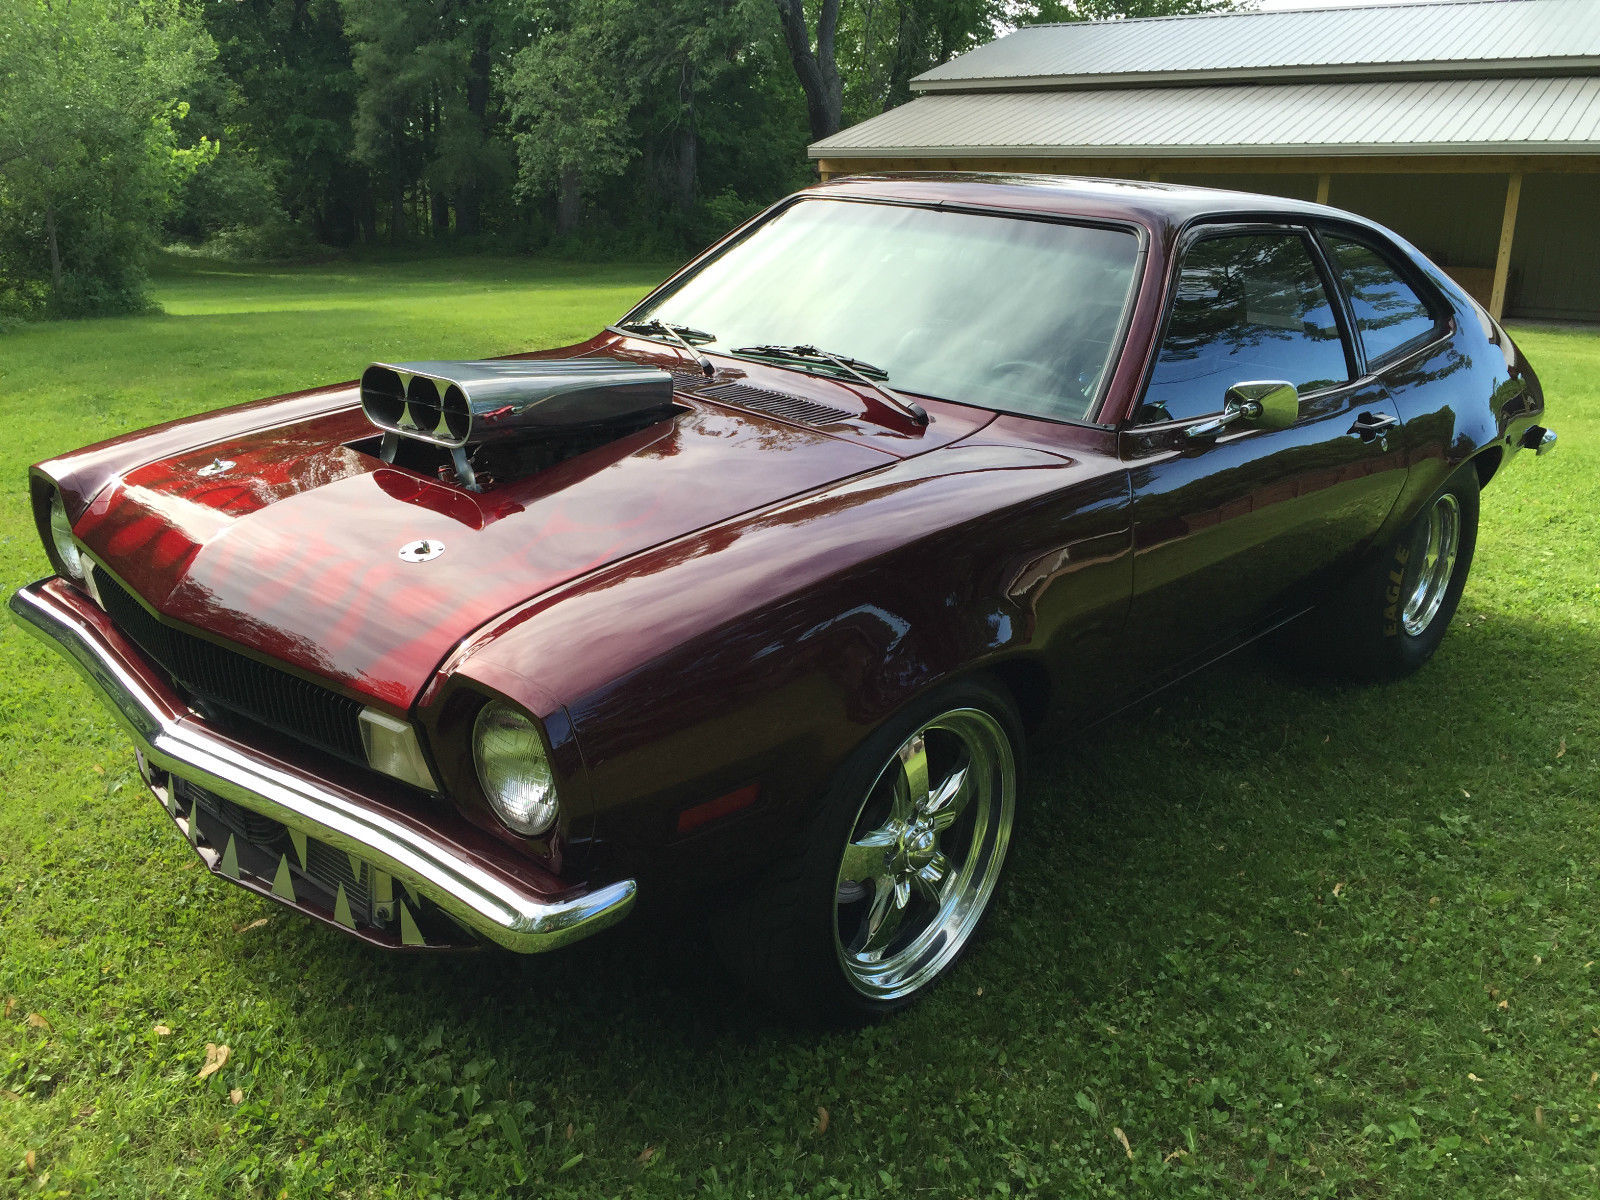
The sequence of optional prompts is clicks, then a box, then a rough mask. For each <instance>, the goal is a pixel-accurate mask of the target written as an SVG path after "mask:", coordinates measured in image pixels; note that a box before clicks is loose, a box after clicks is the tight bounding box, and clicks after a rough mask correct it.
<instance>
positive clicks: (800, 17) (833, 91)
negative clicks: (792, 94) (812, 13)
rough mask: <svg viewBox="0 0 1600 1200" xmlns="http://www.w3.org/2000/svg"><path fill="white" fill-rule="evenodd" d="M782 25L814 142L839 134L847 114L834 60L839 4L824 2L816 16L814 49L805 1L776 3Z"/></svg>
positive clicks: (824, 0) (836, 1)
mask: <svg viewBox="0 0 1600 1200" xmlns="http://www.w3.org/2000/svg"><path fill="white" fill-rule="evenodd" d="M774 2H775V3H776V4H777V6H778V19H779V21H780V22H781V23H782V25H783V40H784V44H785V45H787V46H788V47H789V61H790V62H792V63H793V64H794V73H795V74H796V75H797V76H799V78H800V87H801V89H802V90H803V91H804V92H805V94H806V117H807V119H808V120H809V121H810V122H811V137H812V139H813V140H819V139H821V138H825V137H829V136H831V135H832V134H835V133H838V132H839V125H840V122H841V120H842V119H843V114H844V87H843V84H842V83H841V81H840V78H839V66H838V64H837V63H836V62H835V61H834V57H833V39H834V33H835V32H836V31H837V30H838V28H839V0H822V11H821V12H820V13H819V14H818V15H817V44H816V49H815V50H813V49H812V46H811V31H810V30H809V29H808V28H807V27H806V9H805V2H804V0H774Z"/></svg>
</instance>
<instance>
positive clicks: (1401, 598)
mask: <svg viewBox="0 0 1600 1200" xmlns="http://www.w3.org/2000/svg"><path fill="white" fill-rule="evenodd" d="M1446 495H1451V496H1454V497H1455V500H1456V504H1457V505H1458V506H1459V510H1460V521H1461V527H1460V532H1459V538H1460V542H1459V545H1458V547H1457V550H1456V562H1455V568H1454V570H1453V571H1452V572H1451V575H1450V582H1449V584H1448V585H1447V586H1446V588H1445V594H1444V599H1443V600H1442V601H1441V602H1440V604H1439V609H1438V611H1437V612H1435V613H1434V614H1433V619H1432V620H1430V621H1429V622H1428V624H1427V627H1426V628H1424V629H1423V630H1422V632H1421V633H1417V634H1412V633H1408V632H1407V631H1406V628H1405V626H1404V624H1403V623H1402V622H1401V620H1400V614H1401V610H1402V608H1403V607H1404V605H1405V588H1404V582H1405V580H1406V569H1407V567H1408V566H1409V565H1410V564H1412V563H1413V562H1414V561H1415V559H1416V557H1417V556H1419V555H1421V554H1422V553H1423V552H1424V549H1425V547H1426V545H1427V536H1428V515H1429V514H1430V513H1431V512H1432V511H1433V509H1434V506H1435V505H1437V504H1438V503H1439V501H1440V500H1442V499H1443V498H1444V497H1445V496H1446ZM1477 543H1478V473H1477V469H1476V468H1475V467H1474V466H1473V465H1472V464H1471V463H1467V464H1466V465H1465V466H1463V467H1462V468H1461V469H1460V470H1458V471H1457V472H1456V473H1455V474H1453V475H1452V476H1451V477H1450V478H1449V479H1447V480H1446V481H1445V483H1444V485H1443V486H1442V487H1441V488H1439V490H1438V491H1436V492H1435V493H1434V494H1433V495H1431V496H1429V497H1428V502H1427V503H1426V504H1424V505H1423V506H1422V507H1421V508H1420V509H1419V510H1418V512H1417V515H1416V516H1415V517H1414V518H1413V519H1412V521H1411V523H1410V524H1409V525H1407V526H1406V528H1405V529H1404V530H1403V531H1402V532H1401V534H1400V536H1399V537H1397V538H1396V539H1395V540H1394V544H1393V545H1392V546H1391V547H1390V548H1389V552H1388V554H1387V555H1386V556H1385V557H1384V560H1383V563H1382V569H1381V570H1380V571H1379V573H1378V580H1377V583H1378V588H1379V591H1380V596H1379V605H1378V608H1379V639H1380V642H1379V644H1380V645H1381V646H1382V648H1383V655H1384V657H1386V658H1388V659H1390V660H1391V662H1392V664H1393V666H1394V667H1396V668H1398V669H1399V670H1401V671H1412V670H1415V669H1416V668H1418V667H1420V666H1421V665H1422V664H1423V663H1425V662H1426V661H1427V660H1428V659H1429V658H1430V657H1432V655H1433V652H1434V651H1435V650H1437V649H1438V647H1439V643H1440V642H1441V641H1443V640H1444V635H1445V631H1446V630H1447V629H1448V628H1449V626H1450V621H1451V618H1452V617H1454V616H1455V612H1456V608H1457V606H1458V605H1459V604H1460V603H1461V594H1462V592H1463V591H1464V590H1465V588H1466V584H1467V575H1468V573H1469V572H1470V570H1471V568H1472V557H1473V553H1474V551H1475V550H1476V549H1477Z"/></svg>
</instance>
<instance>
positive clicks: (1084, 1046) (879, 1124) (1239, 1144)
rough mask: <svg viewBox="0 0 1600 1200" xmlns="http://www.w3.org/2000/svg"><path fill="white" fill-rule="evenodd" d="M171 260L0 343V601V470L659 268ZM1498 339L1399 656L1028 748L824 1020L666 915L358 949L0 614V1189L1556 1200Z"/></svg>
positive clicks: (0, 562)
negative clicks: (137, 763)
mask: <svg viewBox="0 0 1600 1200" xmlns="http://www.w3.org/2000/svg"><path fill="white" fill-rule="evenodd" d="M169 270H171V271H173V272H174V273H173V274H171V275H169V276H167V277H164V278H162V279H161V280H160V281H159V289H158V290H159V295H160V298H161V300H162V302H163V303H164V304H165V306H166V309H167V315H165V316H161V317H150V318H131V319H120V320H109V321H96V322H80V323H75V324H66V325H59V326H51V327H41V328H30V329H25V330H23V331H21V332H19V333H16V334H13V335H10V336H7V337H4V338H0V428H4V429H5V430H6V434H7V436H6V438H5V439H4V442H3V443H0V592H4V593H9V591H10V589H11V588H13V587H15V586H16V585H19V584H21V583H24V582H26V581H28V580H30V579H32V578H34V577H36V576H38V575H40V574H43V573H44V571H45V570H46V566H45V560H44V556H43V554H42V552H41V551H40V550H39V549H38V548H37V547H36V546H35V544H34V532H33V529H32V525H31V522H30V520H29V518H28V514H27V511H26V500H25V487H24V470H25V468H26V466H27V464H28V463H29V462H32V461H34V460H36V459H40V458H44V457H46V456H48V455H51V454H53V453H56V452H58V451H62V450H66V449H69V448H72V447H75V446H78V445H80V444H82V443H85V442H88V441H91V440H94V439H97V438H100V437H104V436H107V435H110V434H113V433H117V432H120V431H123V430H128V429H133V428H136V427H139V426H142V425H145V424H148V423H151V422H153V421H157V420H161V419H163V418H165V417H170V416H173V415H176V414H180V413H186V412H191V411H194V410H198V409H204V408H208V407H213V406H216V405H219V404H223V403H228V402H232V401H236V400H243V399H247V398H251V397H254V396H257V395H263V394H267V393H271V392H276V391H282V390H284V389H287V388H294V387H301V386H306V385H308V384H311V383H317V382H323V381H332V380H337V379H343V378H349V377H351V376H352V375H354V374H355V373H356V372H357V369H358V368H359V367H360V366H361V365H362V364H364V363H365V362H367V361H368V360H370V359H372V358H377V357H384V356H389V355H399V356H403V357H407V358H423V357H445V356H459V355H467V354H472V355H476V354H483V353H492V352H500V351H510V350H515V349H523V348H530V347H535V346H546V345H555V344H560V343H563V342H569V341H572V340H575V339H577V338H579V337H581V336H583V335H586V334H588V333H590V332H592V331H593V330H594V329H596V328H598V327H599V326H600V325H601V324H603V323H604V322H605V321H606V320H608V319H612V318H614V317H616V316H617V315H618V314H620V313H621V312H622V311H623V310H624V308H625V307H626V306H627V304H628V302H629V301H630V300H632V299H633V298H635V297H637V296H638V295H640V294H642V293H643V291H644V290H645V289H646V287H647V286H648V285H649V284H650V283H651V282H652V281H654V280H655V279H656V278H658V277H659V276H660V275H661V274H663V270H662V269H661V268H659V267H654V266H636V267H627V266H611V267H603V268H593V269H591V268H578V267H572V266H559V265H548V264H545V265H540V264H528V263H519V264H517V265H515V266H505V265H502V264H499V263H495V262H491V261H489V260H470V261H461V260H453V261H452V260H447V261H435V262H429V263H424V264H416V265H410V266H404V265H395V266H382V267H365V268H360V269H354V268H314V269H295V270H287V271H286V270H268V269H240V268H232V267H228V268H224V267H218V266H212V265H208V264H205V263H192V262H191V263H182V264H175V265H173V266H171V267H169ZM1519 338H1520V341H1521V342H1522V345H1523V347H1524V349H1525V350H1526V351H1527V352H1528V354H1529V356H1530V357H1531V358H1532V359H1533V360H1534V362H1535V363H1536V365H1537V366H1538V367H1539V369H1540V370H1541V372H1542V374H1543V377H1544V380H1545V384H1546V390H1547V392H1548V395H1549V402H1550V410H1551V414H1552V416H1551V423H1552V425H1553V426H1554V427H1556V428H1557V429H1558V430H1559V431H1560V433H1561V435H1562V445H1561V450H1560V452H1559V453H1558V454H1556V455H1554V456H1553V457H1551V458H1549V459H1546V460H1543V461H1540V462H1537V463H1535V462H1534V460H1533V458H1532V456H1523V457H1522V458H1521V459H1520V460H1519V461H1517V462H1516V463H1515V465H1513V466H1511V467H1508V468H1507V469H1506V470H1505V471H1504V472H1503V474H1502V476H1501V477H1500V478H1499V479H1497V480H1496V481H1495V483H1494V485H1493V487H1491V488H1490V489H1489V490H1488V492H1487V493H1486V494H1485V498H1484V506H1483V531H1482V536H1481V539H1480V541H1479V546H1478V561H1477V564H1476V566H1475V569H1474V571H1473V575H1472V579H1471V582H1470V583H1469V585H1468V588H1467V593H1466V598H1465V600H1464V602H1463V605H1462V608H1461V611H1460V613H1459V615H1458V616H1457V618H1456V624H1455V627H1454V629H1453V631H1452V632H1451V634H1450V636H1449V637H1448V638H1447V639H1446V641H1445V644H1444V647H1443V649H1442V650H1441V651H1440V653H1439V655H1438V657H1437V658H1436V659H1435V660H1434V661H1433V663H1431V664H1430V665H1429V666H1428V667H1427V668H1426V669H1425V670H1423V671H1422V672H1421V673H1420V674H1419V675H1418V676H1416V677H1415V678H1413V679H1411V680H1409V681H1407V682H1405V683H1402V684H1399V685H1396V686H1391V687H1386V688H1371V689H1366V688H1359V689H1337V690H1335V689H1324V688H1319V687H1314V686H1311V685H1308V684H1306V683H1304V682H1301V681H1299V680H1296V679H1294V678H1291V677H1287V676H1285V675H1283V674H1281V673H1278V672H1276V671H1274V669H1273V668H1272V666H1271V664H1270V663H1266V662H1263V661H1262V660H1261V659H1260V658H1259V657H1258V658H1255V659H1251V660H1245V661H1240V662H1238V663H1236V664H1234V665H1231V666H1227V667H1224V668H1221V669H1217V670H1213V671H1211V672H1210V673H1208V674H1206V675H1205V676H1203V677H1201V678H1199V679H1197V680H1194V681H1192V682H1191V683H1189V684H1188V685H1186V686H1185V687H1184V688H1182V689H1181V690H1179V691H1176V692H1173V693H1169V694H1168V695H1166V696H1164V697H1163V698H1161V700H1160V701H1158V702H1155V703H1152V704H1150V705H1147V706H1146V707H1145V708H1143V709H1142V710H1140V711H1138V712H1136V713H1134V714H1132V715H1131V716H1129V717H1127V718H1125V719H1124V720H1123V721H1121V722H1120V723H1119V724H1118V725H1117V727H1115V728H1112V729H1110V730H1104V731H1101V732H1098V733H1096V734H1095V735H1094V736H1093V738H1092V739H1090V740H1088V741H1087V742H1086V743H1076V744H1075V743H1072V742H1071V741H1069V740H1068V739H1066V738H1065V737H1063V736H1060V735H1061V733H1062V732H1063V731H1059V730H1058V731H1056V733H1057V736H1056V737H1054V738H1051V739H1048V740H1046V741H1044V742H1043V744H1040V745H1038V746H1037V747H1036V749H1035V754H1034V757H1033V773H1032V777H1031V780H1030V784H1029V786H1028V788H1027V791H1026V794H1025V803H1026V804H1027V806H1028V808H1029V818H1028V821H1027V823H1026V825H1025V826H1024V829H1023V832H1022V836H1021V838H1020V841H1019V842H1018V843H1016V845H1015V850H1014V858H1013V861H1012V866H1011V873H1010V882H1009V885H1008V886H1007V888H1005V889H1003V891H1002V895H1001V900H1000V903H999V911H998V912H997V913H996V914H995V917H996V919H995V920H994V921H993V924H992V925H991V929H990V934H989V936H988V938H987V939H986V940H985V941H984V943H983V944H981V945H980V946H979V947H978V949H977V950H976V952H975V953H974V954H972V955H971V956H970V957H969V959H968V960H967V961H966V963H965V964H964V965H963V966H962V967H961V968H960V969H959V970H958V971H957V973H956V974H955V976H954V978H953V979H952V981H951V982H950V984H949V985H948V986H946V987H945V988H943V989H941V990H940V991H939V992H938V993H936V994H935V995H934V996H932V997H930V998H929V1000H928V1001H927V1002H926V1003H924V1004H923V1005H921V1006H920V1007H918V1008H917V1009H915V1010H914V1011H912V1012H910V1013H908V1014H906V1015H904V1016H902V1017H900V1018H898V1019H895V1020H893V1021H890V1022H888V1023H886V1024H884V1025H881V1026H879V1027H877V1028H873V1029H869V1030H866V1031H863V1032H859V1033H849V1034H817V1033H811V1032H798V1031H795V1030H793V1029H790V1028H786V1027H785V1026H783V1025H782V1024H780V1023H778V1022H776V1021H774V1020H773V1019H771V1018H769V1017H768V1016H766V1015H765V1014H764V1013H763V1012H762V1011H761V1010H760V1009H759V1008H758V1007H756V1006H754V1005H753V1004H751V1003H750V1002H748V1001H746V1000H744V999H742V998H740V997H738V996H736V995H731V994H730V993H729V992H728V990H727V988H726V986H725V984H724V983H723V980H722V977H721V975H720V974H719V972H718V971H717V969H716V967H715V966H714V964H713V963H712V961H711V960H710V958H709V956H708V954H707V952H706V950H705V949H704V947H703V945H702V944H701V942H700V941H699V940H698V939H697V938H695V937H690V936H686V937H684V938H682V939H669V938H661V937H653V938H646V937H643V936H640V935H639V934H638V933H637V932H631V933H630V932H629V931H628V930H627V929H626V927H624V928H623V929H621V930H619V931H618V933H617V935H616V936H610V937H607V938H602V939H600V940H598V941H596V942H591V943H586V944H583V945H580V946H578V947H576V948H574V949H572V950H570V951H567V952H563V953H561V954H559V955H554V956H549V957H542V958H540V957H536V958H531V959H527V960H521V959H514V958H512V957H510V956H499V955H479V956H469V957H466V958H460V959H444V958H440V959H428V960H417V959H403V958H394V957H386V956H383V955H381V954H379V953H377V952H374V951H371V950H368V949H366V948H364V947H362V946H360V945H357V944H355V943H352V942H348V941H345V940H343V939H342V938H341V937H339V936H338V935H336V934H334V933H331V932H329V931H327V930H324V929H322V928H320V927H314V926H313V925H311V924H309V923H308V922H306V921H304V920H302V919H300V918H298V917H296V916H294V915H293V914H290V913H286V912H284V911H283V910H281V909H279V908H277V907H275V906H273V905H271V904H269V903H267V902H265V901H261V900H258V899H255V898H253V897H251V896H248V895H246V894H244V893H242V892H239V891H237V890H235V889H233V888H231V887H229V886H227V885H225V884H222V883H220V882H218V881H216V880H214V879H213V878H211V877H210V876H209V875H208V874H207V873H206V872H205V871H203V870H202V869H200V868H199V867H198V866H197V864H196V863H195V861H194V858H193V856H192V854H191V853H190V852H189V851H188V849H187V848H186V847H185V846H184V845H182V844H181V842H180V841H179V840H178V839H177V837H176V836H175V835H174V834H173V832H172V830H171V826H170V825H169V824H168V822H167V821H166V820H165V818H164V817H163V816H162V815H161V814H160V812H159V811H158V809H157V806H156V804H155V802H154V801H153V800H151V799H149V798H148V797H147V796H146V795H145V794H144V793H143V790H142V787H141V785H140V784H139V781H138V779H137V777H136V776H135V775H134V773H133V769H132V761H131V754H130V752H129V749H128V746H127V744H126V742H125V740H124V738H123V737H122V736H121V734H120V733H119V732H118V730H117V729H116V727H115V726H114V725H113V723H112V721H111V719H110V718H109V717H107V716H106V715H105V714H104V713H103V712H102V711H101V709H100V707H99V705H98V704H97V703H95V702H94V701H92V700H91V698H90V696H89V693H88V692H87V691H86V690H85V688H83V687H82V686H81V685H79V684H78V683H77V682H76V681H75V678H74V677H73V676H71V675H70V674H69V671H68V670H67V668H66V667H65V666H64V665H63V664H61V663H59V662H58V661H57V660H56V659H55V658H54V656H52V655H50V654H49V653H48V652H47V651H46V650H44V649H43V648H41V647H39V646H38V645H37V644H36V643H34V642H32V641H31V640H29V639H25V638H24V636H23V635H22V634H21V633H20V632H19V631H17V630H15V629H14V627H12V626H11V625H10V624H9V622H7V623H6V624H5V626H4V628H3V629H0V771H3V775H4V792H3V794H0V1004H3V1006H4V1016H3V1018H0V1193H5V1194H18V1195H23V1194H26V1195H29V1196H32V1195H37V1194H46V1195H48V1194H66V1195H74V1196H78V1195H105V1194H117V1195H135V1196H141V1197H142V1196H156V1195H159V1196H170V1197H178V1196H207V1197H209V1196H216V1195H229V1196H234V1195H238V1196H260V1197H279V1196H289V1197H299V1196H313V1195H315V1196H323V1195H328V1196H335V1197H357V1196H359V1197H368V1196H372V1197H379V1196H383V1197H387V1196H397V1197H413V1196H415V1197H425V1196H444V1197H469V1196H498V1195H505V1194H508V1193H509V1194H518V1195H529V1196H533V1195H537V1196H541V1197H557V1196H572V1197H584V1198H588V1197H609V1196H682V1195H687V1194H689V1193H691V1192H694V1193H696V1194H700V1195H705V1196H711V1197H721V1196H726V1197H741V1198H752V1197H753V1198H755V1200H767V1198H769V1197H783V1196H851V1197H872V1196H882V1197H894V1196H906V1197H910V1196H924V1195H930V1196H948V1197H972V1198H977V1197H987V1196H995V1195H1009V1196H1021V1195H1040V1196H1049V1197H1072V1198H1078V1197H1097V1196H1128V1195H1141V1196H1143V1195H1151V1196H1215V1197H1228V1198H1231V1197H1235V1196H1239V1195H1242V1194H1269V1195H1277V1196H1302V1195H1307V1196H1362V1197H1365V1196H1388V1195H1405V1196H1417V1197H1429V1198H1433V1197H1443V1196H1462V1197H1471V1198H1473V1200H1483V1198H1485V1197H1495V1196H1515V1197H1563V1198H1566V1197H1572V1196H1577V1195H1593V1194H1596V1192H1597V1191H1600V1173H1597V1171H1600V1076H1597V1074H1596V1072H1600V961H1597V960H1600V810H1597V804H1600V714H1597V707H1596V698H1597V696H1600V623H1597V615H1600V515H1597V510H1600V483H1597V480H1600V453H1597V451H1596V450H1595V445H1596V441H1597V438H1600V382H1597V381H1600V336H1596V335H1595V334H1585V333H1575V332H1566V331H1558V330H1551V329H1538V330H1534V329H1529V330H1524V331H1522V332H1521V333H1520V335H1519ZM208 1043H211V1044H214V1045H224V1044H225V1045H227V1046H228V1047H229V1048H230V1055H229V1058H228V1061H227V1063H226V1065H225V1066H224V1067H223V1068H222V1069H221V1070H220V1071H218V1072H216V1073H215V1074H213V1075H212V1076H211V1077H210V1078H208V1079H206V1080H200V1079H198V1078H197V1076H198V1074H199V1072H200V1069H201V1067H202V1065H203V1064H204V1062H205V1060H206V1047H207V1044H208Z"/></svg>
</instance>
